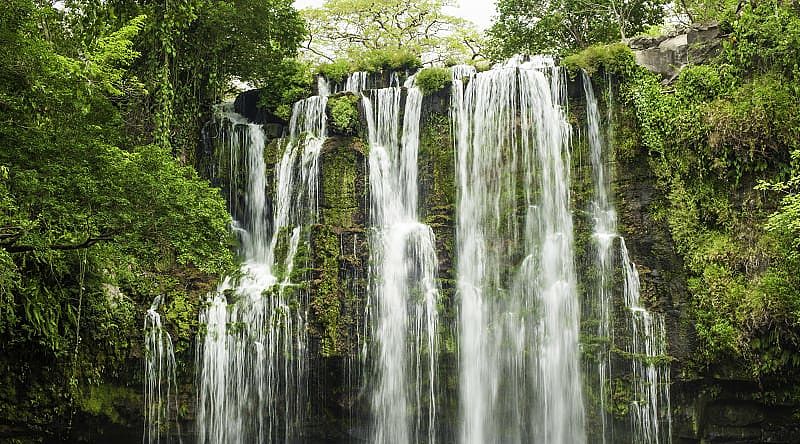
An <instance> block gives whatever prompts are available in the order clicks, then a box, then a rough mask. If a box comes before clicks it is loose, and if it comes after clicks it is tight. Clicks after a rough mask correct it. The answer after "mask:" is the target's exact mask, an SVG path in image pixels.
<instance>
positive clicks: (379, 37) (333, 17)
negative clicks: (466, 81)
mask: <svg viewBox="0 0 800 444" xmlns="http://www.w3.org/2000/svg"><path fill="white" fill-rule="evenodd" d="M450 4H451V3H450V2H449V1H448V0H415V1H411V2H408V1H401V0H380V1H374V0H327V1H326V2H325V4H324V5H323V6H322V7H321V8H317V9H306V10H304V11H303V13H304V16H305V17H306V19H307V21H308V25H309V34H308V35H309V38H308V39H307V40H306V42H305V44H304V49H305V51H306V54H307V55H308V56H309V57H311V58H313V59H317V60H327V61H328V62H333V61H334V60H335V59H336V58H347V59H350V60H361V58H362V57H363V55H364V54H367V55H369V54H373V53H374V51H381V52H383V53H384V54H391V53H392V52H395V51H400V53H404V52H405V53H410V54H414V55H415V56H416V57H419V56H424V58H425V60H426V62H427V63H431V64H432V63H443V62H445V61H447V60H458V61H464V60H472V59H476V58H480V57H481V55H482V54H481V47H482V44H481V41H482V39H481V37H480V36H479V34H478V32H477V30H476V29H475V27H474V25H472V24H471V23H470V22H468V21H466V20H464V19H460V18H458V17H454V16H451V15H448V14H446V13H445V12H444V7H445V6H449V5H450ZM367 65H371V66H376V65H375V64H374V63H370V62H367ZM378 65H380V64H378ZM366 70H367V71H370V69H366Z"/></svg>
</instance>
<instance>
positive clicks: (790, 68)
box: [573, 4, 800, 379]
mask: <svg viewBox="0 0 800 444" xmlns="http://www.w3.org/2000/svg"><path fill="white" fill-rule="evenodd" d="M763 8H766V9H763ZM767 10H770V11H772V12H771V13H769V14H767V13H766V11H767ZM797 17H798V14H797V12H796V11H794V10H792V9H791V8H790V7H782V6H776V5H775V4H771V5H769V6H761V5H760V6H759V7H758V8H756V9H755V10H750V9H749V7H747V8H746V9H745V11H744V12H743V14H742V15H741V17H740V19H739V22H737V23H736V24H735V25H734V33H733V35H731V37H730V40H729V42H728V43H727V44H726V45H725V48H724V51H723V54H722V55H721V57H720V61H719V62H718V63H717V64H714V65H709V66H690V67H687V68H685V69H684V70H683V71H682V72H681V74H680V76H679V78H678V80H677V81H676V82H675V83H674V84H673V85H670V86H669V87H668V88H664V87H663V86H662V85H661V84H660V79H658V78H657V77H656V76H655V75H652V74H650V73H647V72H645V71H644V70H643V69H633V70H631V71H628V72H623V73H622V74H623V75H622V78H623V79H624V80H623V82H622V84H621V86H620V93H621V94H620V96H621V98H622V100H623V105H622V106H623V107H625V106H632V107H633V109H634V110H635V119H636V123H637V125H638V127H639V135H640V138H641V143H642V145H643V147H644V148H645V149H647V150H648V151H649V153H650V163H651V167H652V169H653V171H654V172H655V173H656V176H657V180H658V182H657V184H658V186H659V187H660V188H661V189H662V191H663V192H664V193H665V195H666V196H667V202H668V205H667V208H664V209H663V210H662V212H661V213H660V215H659V216H660V217H661V218H663V219H664V220H666V222H667V223H668V224H669V227H670V231H671V234H672V238H673V241H674V242H675V246H676V249H677V251H678V252H679V253H680V254H681V255H682V256H683V258H684V262H685V264H686V267H687V270H688V271H689V273H690V275H691V277H690V279H689V291H690V293H691V307H692V308H691V310H692V314H693V316H694V318H695V322H696V324H695V325H696V332H697V335H698V339H699V340H700V345H699V347H698V350H699V351H700V353H699V354H698V355H697V358H696V363H697V364H698V365H700V366H703V367H704V366H712V365H720V364H722V363H724V362H730V360H735V361H737V362H741V366H740V369H745V370H747V371H749V372H750V373H751V374H752V375H753V377H765V376H769V377H779V378H787V379H788V378H794V377H796V375H797V374H800V335H799V334H798V333H797V331H798V329H797V327H798V326H800V309H799V307H800V297H798V295H799V294H800V278H798V276H797V273H796V270H797V267H798V266H800V261H798V259H800V255H798V253H797V251H798V247H800V231H798V223H797V220H800V205H798V201H799V200H798V199H797V195H798V194H797V193H798V191H800V190H798V184H800V179H798V177H800V173H798V171H800V169H799V168H798V159H800V154H796V153H797V151H798V149H800V142H799V140H800V134H799V133H798V131H800V130H798V128H800V117H799V116H800V102H798V100H797V96H798V95H797V91H800V89H798V88H800V83H799V82H798V80H799V79H798V77H797V76H796V74H795V70H796V68H795V63H796V60H797V54H796V50H797V49H796V46H793V43H791V42H793V41H794V40H793V39H794V36H793V33H794V31H793V26H794V25H793V23H795V22H796V20H797ZM599 59H600V60H601V62H600V63H599V65H600V68H602V69H605V66H606V65H607V64H609V63H614V62H613V59H612V61H611V62H609V61H602V58H599ZM573 64H575V65H578V66H581V64H579V63H573ZM585 66H587V64H583V66H581V67H585ZM598 71H599V69H598ZM759 183H760V185H759V187H758V189H754V185H756V184H759ZM776 192H780V193H783V195H782V200H781V206H780V208H779V210H778V211H777V212H774V208H775V205H774V201H775V197H779V196H776V194H775V193H776Z"/></svg>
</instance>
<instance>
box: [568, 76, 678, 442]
mask: <svg viewBox="0 0 800 444" xmlns="http://www.w3.org/2000/svg"><path fill="white" fill-rule="evenodd" d="M582 81H583V88H584V94H585V97H586V119H587V127H588V141H589V148H590V151H591V161H592V171H593V182H594V198H593V200H592V218H593V220H594V232H593V234H592V238H593V239H594V241H595V243H596V251H597V257H596V259H595V260H596V264H597V268H598V279H597V289H596V293H595V301H594V302H595V307H596V310H595V313H594V315H595V316H596V317H597V319H598V320H599V324H598V329H597V335H598V336H599V337H601V338H608V339H609V342H604V344H605V346H604V347H603V348H602V349H601V350H599V352H598V353H599V355H600V358H599V359H598V361H597V362H598V364H597V380H596V382H597V383H598V386H599V388H600V413H599V416H600V418H601V420H602V442H606V440H607V439H608V437H609V436H613V434H612V433H611V431H610V430H609V429H610V424H609V422H608V418H607V414H606V404H605V403H606V401H607V400H608V399H609V398H610V396H609V393H607V387H608V385H609V384H608V382H609V378H610V371H611V368H610V366H611V359H610V355H611V352H610V350H609V349H608V345H607V344H609V343H610V341H613V329H612V328H611V323H612V318H611V310H612V294H611V281H612V279H613V274H614V270H613V268H612V265H613V257H612V247H613V243H614V240H615V239H619V244H620V263H621V265H622V269H623V272H624V278H625V279H624V286H623V292H624V302H625V307H626V308H627V310H628V312H627V313H626V315H627V317H629V319H628V325H629V328H630V336H631V338H630V341H629V344H628V347H627V350H626V351H627V352H628V353H630V356H631V375H632V376H631V378H632V380H631V388H632V390H631V393H632V395H633V401H632V403H631V405H630V417H631V424H632V437H633V442H634V443H636V444H644V443H662V442H663V443H671V442H672V441H671V434H672V430H671V424H672V419H671V415H670V400H669V383H670V374H669V364H668V363H666V362H663V359H662V362H661V363H660V364H658V363H657V361H658V359H659V358H663V357H665V356H666V355H667V350H666V331H665V328H664V317H663V315H662V314H659V313H651V312H649V311H648V310H647V309H646V308H644V306H642V303H641V300H640V296H641V293H640V284H639V274H638V272H637V271H636V266H635V265H634V264H633V262H632V261H631V259H630V257H629V256H628V248H627V246H626V245H625V239H624V238H623V237H622V236H620V235H619V234H617V230H616V224H617V217H616V211H615V209H614V204H613V201H612V200H611V199H610V198H609V196H610V194H611V169H610V165H609V164H610V160H609V159H608V157H609V155H610V154H609V151H610V150H609V149H608V147H609V145H608V141H606V140H604V138H603V135H602V133H601V131H600V127H601V118H600V112H599V111H598V105H597V99H596V97H595V94H594V90H593V86H592V81H591V79H590V78H589V76H588V75H586V73H585V72H583V73H582ZM609 109H610V107H609ZM608 121H609V124H610V122H611V116H609V119H608ZM662 415H663V417H662ZM663 420H665V421H663ZM662 421H663V422H664V423H665V424H666V427H661V425H660V422H662Z"/></svg>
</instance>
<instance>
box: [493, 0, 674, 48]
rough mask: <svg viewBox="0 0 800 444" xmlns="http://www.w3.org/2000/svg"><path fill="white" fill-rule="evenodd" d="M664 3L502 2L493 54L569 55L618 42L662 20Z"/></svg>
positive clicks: (659, 0)
mask: <svg viewBox="0 0 800 444" xmlns="http://www.w3.org/2000/svg"><path fill="white" fill-rule="evenodd" d="M663 4H664V2H663V1H662V0H634V1H630V2H620V1H618V0H557V1H552V2H541V1H537V0H498V2H497V12H498V16H497V19H496V21H495V23H494V25H492V27H491V29H489V32H488V34H489V39H490V40H489V44H488V46H489V50H488V52H489V54H490V56H491V58H493V59H495V60H498V59H503V58H507V57H510V56H512V55H514V54H542V53H549V54H566V53H569V52H573V51H575V50H579V49H584V48H587V47H588V46H590V45H593V44H597V43H611V42H616V41H618V40H619V39H620V38H623V39H624V38H626V37H630V36H633V35H636V34H637V33H639V32H642V31H644V30H645V29H646V28H647V27H648V25H655V24H659V23H661V21H662V20H663V14H664V12H663Z"/></svg>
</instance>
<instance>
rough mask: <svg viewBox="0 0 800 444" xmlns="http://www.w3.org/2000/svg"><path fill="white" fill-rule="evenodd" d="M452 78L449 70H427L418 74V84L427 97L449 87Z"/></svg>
mask: <svg viewBox="0 0 800 444" xmlns="http://www.w3.org/2000/svg"><path fill="white" fill-rule="evenodd" d="M452 78H453V76H452V74H451V73H450V70H449V69H447V68H425V69H423V70H422V71H420V72H418V73H417V77H416V84H417V86H418V87H419V89H421V90H422V93H423V94H426V95H427V94H430V93H432V92H436V91H439V90H441V89H442V88H444V87H446V86H447V85H449V84H450V82H451V81H452Z"/></svg>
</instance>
